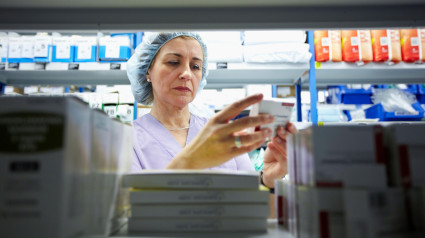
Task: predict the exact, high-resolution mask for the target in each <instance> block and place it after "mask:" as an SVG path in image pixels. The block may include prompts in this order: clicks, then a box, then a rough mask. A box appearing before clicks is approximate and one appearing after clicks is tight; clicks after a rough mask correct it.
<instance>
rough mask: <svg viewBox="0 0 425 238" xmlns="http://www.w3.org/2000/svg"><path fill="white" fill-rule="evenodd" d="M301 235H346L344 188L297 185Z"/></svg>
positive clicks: (336, 237) (330, 236)
mask: <svg viewBox="0 0 425 238" xmlns="http://www.w3.org/2000/svg"><path fill="white" fill-rule="evenodd" d="M297 200H298V215H299V223H298V225H299V236H298V237H301V238H304V237H308V238H316V237H317V238H332V237H335V238H339V237H344V235H345V224H344V223H345V222H344V201H343V190H342V189H335V188H309V187H302V186H299V187H297Z"/></svg>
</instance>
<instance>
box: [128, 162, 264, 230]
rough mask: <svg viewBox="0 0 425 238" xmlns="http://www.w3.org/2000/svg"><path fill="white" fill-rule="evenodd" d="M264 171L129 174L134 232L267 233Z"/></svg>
mask: <svg viewBox="0 0 425 238" xmlns="http://www.w3.org/2000/svg"><path fill="white" fill-rule="evenodd" d="M258 181H259V180H258V173H256V172H242V171H207V170H155V171H154V170H151V171H147V170H146V171H141V172H140V173H137V174H129V175H125V176H124V177H123V184H124V186H127V187H131V188H132V190H131V191H130V203H131V218H130V219H129V224H128V231H129V232H130V233H133V234H134V233H143V232H229V231H232V232H233V231H248V232H259V231H261V232H264V231H265V230H266V229H267V217H268V216H269V204H268V202H269V192H268V191H261V190H259V189H258V185H259V184H258Z"/></svg>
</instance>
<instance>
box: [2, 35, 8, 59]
mask: <svg viewBox="0 0 425 238" xmlns="http://www.w3.org/2000/svg"><path fill="white" fill-rule="evenodd" d="M8 49H9V37H8V36H7V34H6V33H3V32H0V63H6V61H7V52H8Z"/></svg>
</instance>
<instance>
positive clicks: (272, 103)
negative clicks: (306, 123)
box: [249, 99, 294, 138]
mask: <svg viewBox="0 0 425 238" xmlns="http://www.w3.org/2000/svg"><path fill="white" fill-rule="evenodd" d="M293 107H294V104H293V103H287V102H283V101H281V100H277V99H276V100H271V99H270V100H262V101H261V102H259V103H257V104H254V105H252V108H251V111H250V112H249V115H250V116H257V115H259V114H263V113H264V114H270V115H273V117H274V121H273V122H272V123H270V124H266V125H264V127H267V128H270V129H271V130H272V132H273V134H272V135H271V138H273V137H274V136H276V130H277V128H278V127H279V126H282V127H283V128H285V126H286V123H288V122H289V120H290V119H291V113H292V108H293ZM260 129H261V128H260V127H257V128H255V130H256V131H257V130H260Z"/></svg>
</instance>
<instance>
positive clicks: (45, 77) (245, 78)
mask: <svg viewBox="0 0 425 238" xmlns="http://www.w3.org/2000/svg"><path fill="white" fill-rule="evenodd" d="M98 65H99V68H98V69H96V67H95V66H93V65H92V66H91V67H83V66H84V63H81V64H80V67H79V68H80V69H81V68H83V70H28V68H31V67H28V66H26V69H27V70H2V71H0V82H3V83H5V84H7V85H12V86H14V85H15V86H18V85H100V84H129V83H130V82H129V81H128V78H127V73H126V71H125V66H124V64H122V67H121V69H120V70H105V69H108V68H109V64H105V63H98ZM105 66H106V67H105ZM209 66H210V70H209V75H208V78H207V79H208V84H207V85H208V88H224V87H231V88H232V87H242V86H243V85H246V84H290V85H292V84H294V82H295V80H297V79H298V78H300V77H301V75H302V74H303V73H305V72H306V71H307V70H308V64H246V63H229V64H228V66H227V69H217V68H216V65H215V64H210V65H209ZM46 68H47V69H49V68H52V67H46ZM55 68H56V67H53V69H55ZM62 68H64V69H67V66H66V65H65V66H63V67H62ZM84 68H85V69H84Z"/></svg>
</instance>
